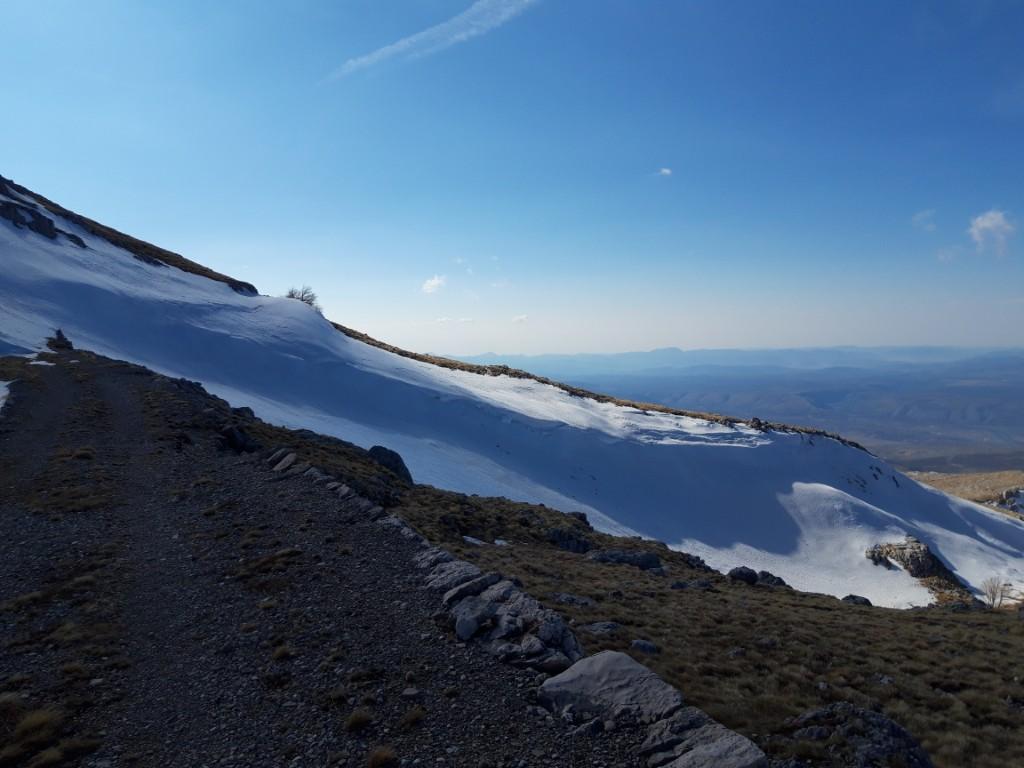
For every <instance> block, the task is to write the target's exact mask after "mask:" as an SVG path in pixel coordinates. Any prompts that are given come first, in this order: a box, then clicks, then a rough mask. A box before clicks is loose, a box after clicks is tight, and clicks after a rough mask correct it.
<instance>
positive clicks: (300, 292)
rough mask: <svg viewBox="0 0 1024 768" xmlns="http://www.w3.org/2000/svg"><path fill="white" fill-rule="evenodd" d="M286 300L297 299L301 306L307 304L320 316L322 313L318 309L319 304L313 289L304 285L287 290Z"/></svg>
mask: <svg viewBox="0 0 1024 768" xmlns="http://www.w3.org/2000/svg"><path fill="white" fill-rule="evenodd" d="M284 296H285V298H286V299H298V300H299V301H301V302H302V303H303V304H309V306H311V307H312V308H313V309H315V310H316V311H317V312H319V313H320V314H321V315H322V314H323V313H324V311H323V310H322V309H321V308H320V303H319V302H318V301H317V298H316V294H315V293H314V292H313V289H312V288H310V287H309V286H308V285H304V286H302V287H301V288H289V289H288V293H286V294H285V295H284Z"/></svg>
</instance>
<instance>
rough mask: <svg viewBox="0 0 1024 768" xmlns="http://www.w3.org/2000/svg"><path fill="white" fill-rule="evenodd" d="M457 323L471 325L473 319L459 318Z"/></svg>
mask: <svg viewBox="0 0 1024 768" xmlns="http://www.w3.org/2000/svg"><path fill="white" fill-rule="evenodd" d="M457 322H460V323H472V322H473V318H472V317H460V318H459V319H458V321H457Z"/></svg>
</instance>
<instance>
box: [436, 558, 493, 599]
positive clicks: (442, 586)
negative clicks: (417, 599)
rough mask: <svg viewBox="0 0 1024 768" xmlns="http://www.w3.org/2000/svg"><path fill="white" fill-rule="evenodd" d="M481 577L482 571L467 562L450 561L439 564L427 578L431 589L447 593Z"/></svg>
mask: <svg viewBox="0 0 1024 768" xmlns="http://www.w3.org/2000/svg"><path fill="white" fill-rule="evenodd" d="M479 575H480V569H479V568H477V567H476V566H475V565H473V564H472V563H467V562H466V561H465V560H449V561H448V562H444V563H438V564H437V565H435V566H434V567H433V569H432V570H431V571H430V575H429V576H428V577H427V586H428V587H430V588H431V589H437V590H441V591H443V592H447V591H448V590H450V589H453V588H454V587H457V586H459V585H460V584H463V583H465V582H467V581H469V580H471V579H475V578H476V577H477V576H479Z"/></svg>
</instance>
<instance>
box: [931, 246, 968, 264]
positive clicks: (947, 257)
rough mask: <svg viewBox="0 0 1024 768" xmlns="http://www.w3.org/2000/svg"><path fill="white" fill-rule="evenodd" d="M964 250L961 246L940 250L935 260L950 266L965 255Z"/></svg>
mask: <svg viewBox="0 0 1024 768" xmlns="http://www.w3.org/2000/svg"><path fill="white" fill-rule="evenodd" d="M963 250H964V249H963V248H961V247H960V246H959V245H950V246H948V247H946V248H940V249H939V250H937V251H936V252H935V258H936V259H938V260H939V261H940V262H942V263H943V264H950V263H952V262H954V261H956V260H957V259H958V258H959V257H960V254H961V253H963Z"/></svg>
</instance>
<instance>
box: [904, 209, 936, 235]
mask: <svg viewBox="0 0 1024 768" xmlns="http://www.w3.org/2000/svg"><path fill="white" fill-rule="evenodd" d="M910 223H911V224H913V225H914V226H915V227H916V228H917V229H920V230H923V231H925V232H934V231H935V209H934V208H929V209H927V210H924V211H918V212H917V213H915V214H914V215H913V216H911V217H910Z"/></svg>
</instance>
